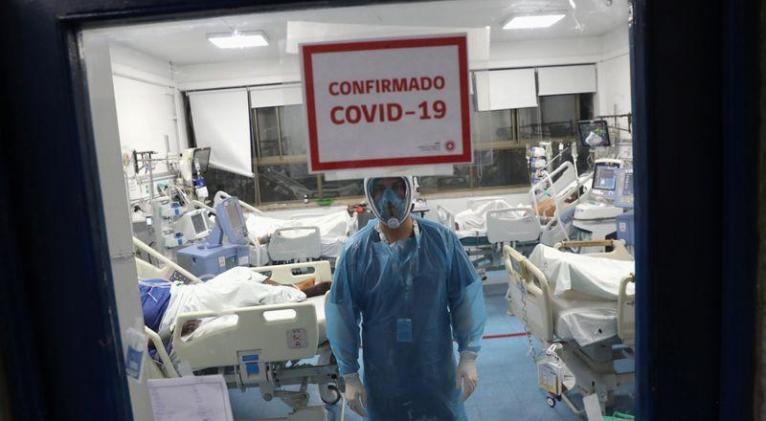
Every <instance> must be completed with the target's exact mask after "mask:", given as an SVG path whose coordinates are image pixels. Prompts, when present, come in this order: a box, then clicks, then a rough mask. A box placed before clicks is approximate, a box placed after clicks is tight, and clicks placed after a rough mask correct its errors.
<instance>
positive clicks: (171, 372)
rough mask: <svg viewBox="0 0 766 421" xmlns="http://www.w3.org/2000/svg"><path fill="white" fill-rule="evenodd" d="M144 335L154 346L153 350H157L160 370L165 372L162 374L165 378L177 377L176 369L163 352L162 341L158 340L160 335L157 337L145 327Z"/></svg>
mask: <svg viewBox="0 0 766 421" xmlns="http://www.w3.org/2000/svg"><path fill="white" fill-rule="evenodd" d="M144 333H145V334H146V336H147V337H148V338H149V340H150V341H151V342H152V345H154V348H155V349H156V350H157V356H158V357H159V358H160V362H162V370H163V371H164V372H165V373H164V374H165V376H167V377H179V376H178V372H177V371H176V368H175V367H174V366H173V361H172V360H171V359H170V356H169V355H168V352H167V351H166V350H165V345H163V344H162V339H161V338H160V335H158V334H157V332H155V331H153V330H151V329H149V328H148V327H146V326H144ZM152 362H154V361H152ZM155 367H156V365H155ZM157 369H160V368H159V367H157Z"/></svg>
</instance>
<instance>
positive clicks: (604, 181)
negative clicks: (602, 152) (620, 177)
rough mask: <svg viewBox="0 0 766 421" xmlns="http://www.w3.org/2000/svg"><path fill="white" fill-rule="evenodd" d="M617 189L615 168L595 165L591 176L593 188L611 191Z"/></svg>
mask: <svg viewBox="0 0 766 421" xmlns="http://www.w3.org/2000/svg"><path fill="white" fill-rule="evenodd" d="M615 187H617V167H611V166H606V165H597V166H596V173H595V174H594V176H593V188H594V189H596V190H609V191H613V190H614V188H615Z"/></svg>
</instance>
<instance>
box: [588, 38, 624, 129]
mask: <svg viewBox="0 0 766 421" xmlns="http://www.w3.org/2000/svg"><path fill="white" fill-rule="evenodd" d="M602 40H603V47H602V50H603V53H602V57H601V59H600V60H599V61H598V63H597V64H596V71H597V74H598V91H597V92H598V94H597V98H598V99H597V107H596V113H598V114H624V113H629V112H630V111H631V104H630V101H631V96H630V53H629V51H628V28H627V26H625V27H624V28H619V29H617V30H614V31H612V32H609V33H607V34H605V35H604V36H603V37H602ZM621 124H627V121H626V120H624V119H623V120H622V121H621ZM625 128H627V127H625Z"/></svg>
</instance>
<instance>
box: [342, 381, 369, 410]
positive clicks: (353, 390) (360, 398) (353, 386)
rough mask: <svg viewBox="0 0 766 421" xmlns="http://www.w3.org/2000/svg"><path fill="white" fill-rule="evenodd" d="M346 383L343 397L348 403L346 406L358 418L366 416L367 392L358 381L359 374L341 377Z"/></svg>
mask: <svg viewBox="0 0 766 421" xmlns="http://www.w3.org/2000/svg"><path fill="white" fill-rule="evenodd" d="M343 381H344V382H345V383H346V392H345V393H344V394H343V396H344V397H345V398H346V401H348V406H349V407H350V408H351V409H352V410H353V411H354V412H356V413H357V414H359V415H360V416H363V417H366V416H367V392H366V391H365V390H364V385H363V384H362V381H361V380H360V379H359V373H351V374H346V375H344V376H343Z"/></svg>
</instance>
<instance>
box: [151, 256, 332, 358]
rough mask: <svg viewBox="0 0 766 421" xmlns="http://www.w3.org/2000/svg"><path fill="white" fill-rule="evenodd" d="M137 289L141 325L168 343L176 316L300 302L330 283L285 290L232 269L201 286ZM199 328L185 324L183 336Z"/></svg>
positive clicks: (157, 282)
mask: <svg viewBox="0 0 766 421" xmlns="http://www.w3.org/2000/svg"><path fill="white" fill-rule="evenodd" d="M138 287H139V290H140V294H141V307H142V309H143V314H144V324H145V325H146V326H147V327H149V328H150V329H152V330H154V331H155V332H157V333H158V334H159V335H160V337H161V338H162V340H163V342H165V343H168V342H169V340H170V337H171V334H172V331H173V328H174V326H175V321H176V317H177V316H178V315H179V314H182V313H188V312H196V311H216V312H220V311H226V310H231V309H235V308H240V307H250V306H257V305H266V304H280V303H289V302H299V301H303V300H305V299H306V298H307V297H312V296H318V295H323V294H324V293H325V292H327V291H328V290H329V289H330V282H322V283H318V284H315V281H314V279H308V280H306V281H304V282H302V283H300V284H296V285H295V286H287V285H281V284H277V283H276V282H272V281H271V280H270V279H269V278H267V277H266V276H264V275H262V274H259V273H256V272H253V271H252V270H250V269H249V268H246V267H235V268H232V269H229V270H228V271H226V272H224V273H222V274H220V275H218V276H216V277H215V278H213V279H211V280H209V281H207V282H205V283H202V284H193V285H183V284H181V285H176V284H174V283H172V282H169V281H167V280H164V279H152V280H145V281H141V282H139V284H138ZM199 325H200V321H199V320H191V321H189V322H187V323H185V324H184V326H183V328H182V329H183V331H182V335H187V334H189V333H191V332H193V331H194V330H195V329H196V328H197V327H199Z"/></svg>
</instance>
